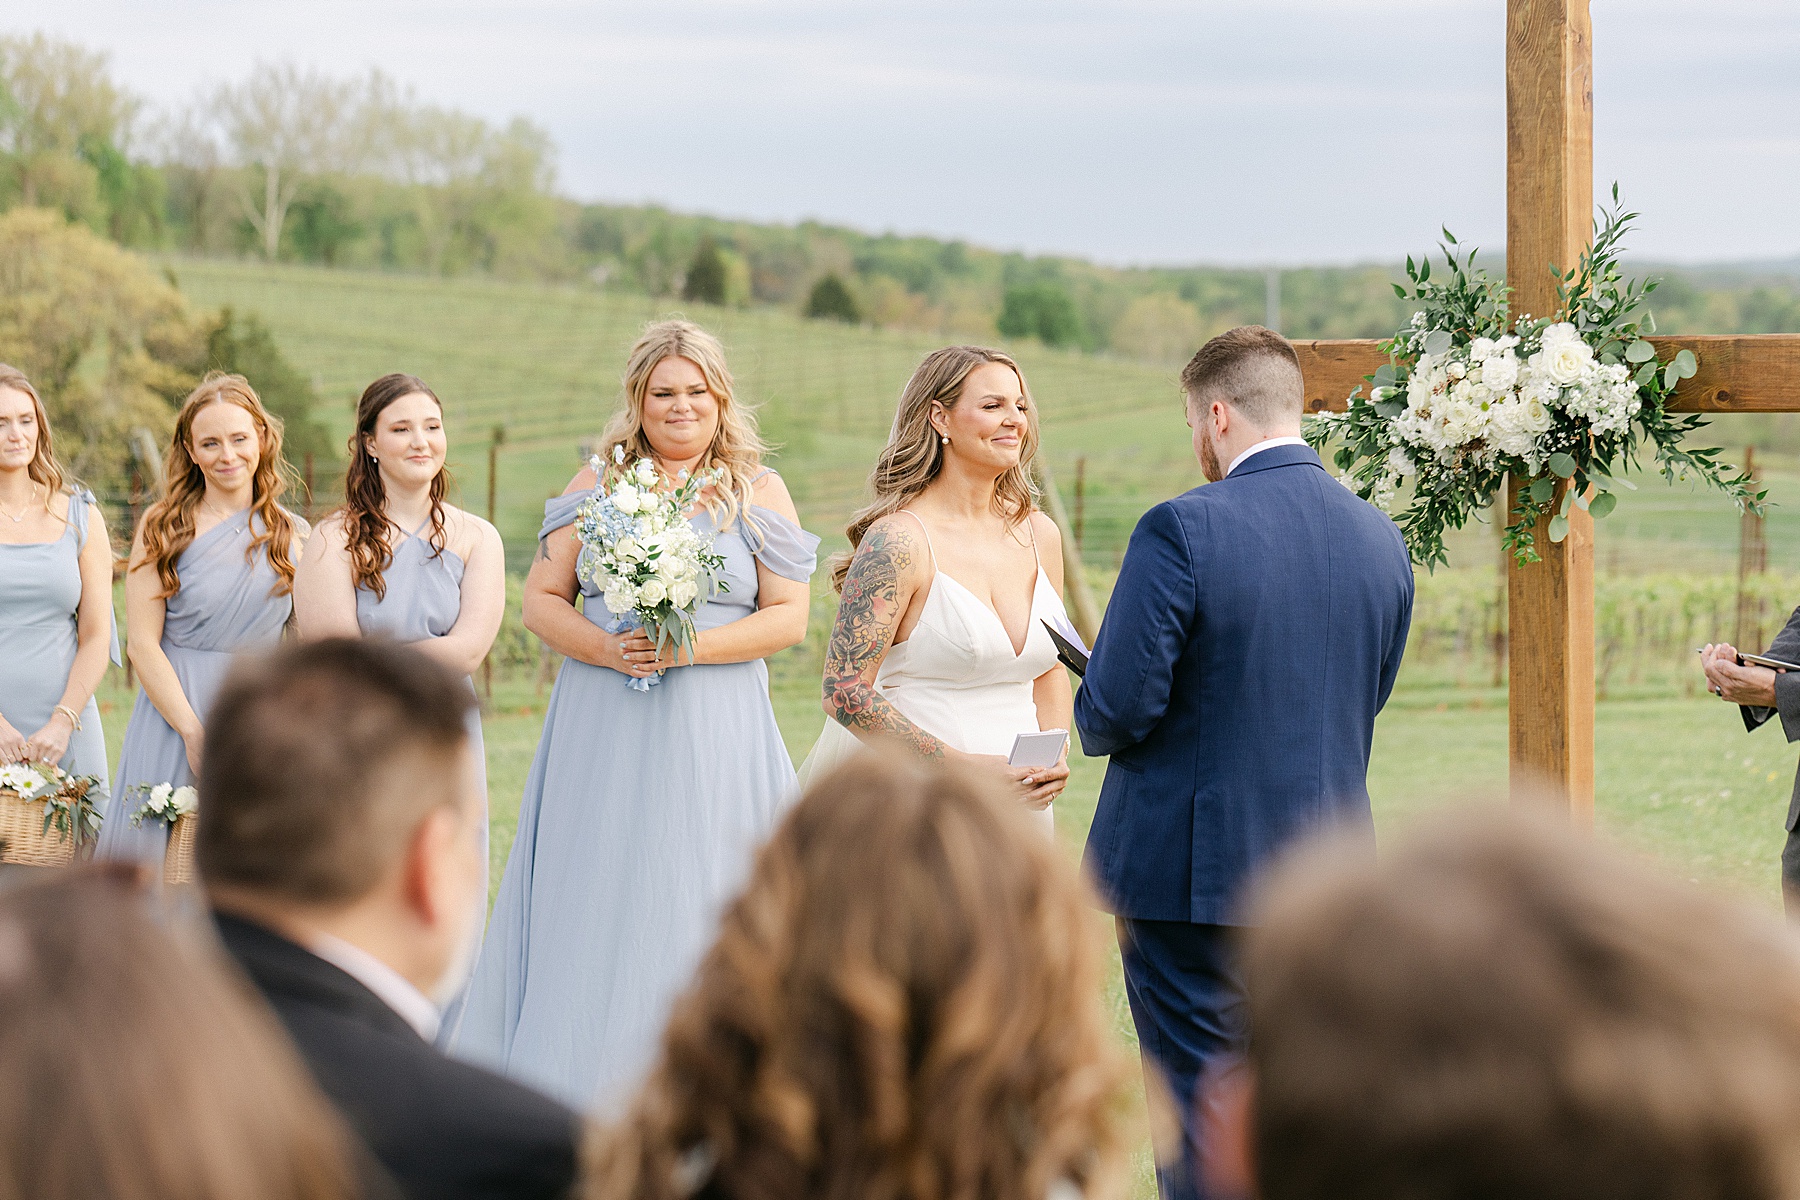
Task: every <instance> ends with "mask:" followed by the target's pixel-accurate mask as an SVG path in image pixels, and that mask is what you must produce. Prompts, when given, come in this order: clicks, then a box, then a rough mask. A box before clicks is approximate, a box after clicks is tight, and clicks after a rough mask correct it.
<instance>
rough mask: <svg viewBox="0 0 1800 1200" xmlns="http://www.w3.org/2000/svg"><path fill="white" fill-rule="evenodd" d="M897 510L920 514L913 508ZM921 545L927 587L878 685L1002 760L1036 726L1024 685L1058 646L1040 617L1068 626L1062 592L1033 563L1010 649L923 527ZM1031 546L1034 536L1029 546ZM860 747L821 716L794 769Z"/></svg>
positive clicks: (1047, 664)
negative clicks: (1027, 617)
mask: <svg viewBox="0 0 1800 1200" xmlns="http://www.w3.org/2000/svg"><path fill="white" fill-rule="evenodd" d="M900 511H901V512H903V513H906V515H907V516H909V517H912V519H913V520H915V521H919V518H918V515H917V514H915V513H912V512H908V511H907V510H906V509H901V510H900ZM924 526H925V522H923V521H919V527H920V528H921V529H924ZM1027 527H1028V528H1029V525H1028V526H1027ZM925 546H926V549H927V550H928V551H930V553H931V568H932V579H931V585H930V586H931V590H930V592H929V593H927V595H926V597H925V607H924V608H923V609H922V610H921V611H920V613H919V620H918V623H917V624H916V625H914V626H913V629H912V632H911V633H910V634H908V635H907V638H906V640H905V641H904V642H896V643H895V644H894V645H892V646H890V647H888V652H887V657H886V658H884V659H883V660H882V663H881V669H880V670H879V671H878V672H877V673H876V675H875V688H876V690H877V691H879V692H880V693H881V694H882V695H883V696H885V697H886V698H887V700H888V702H889V703H890V704H892V705H893V706H894V707H895V708H897V709H899V710H900V712H901V715H903V716H904V717H906V719H907V720H909V721H911V722H912V723H913V724H915V725H917V726H918V727H919V728H920V729H923V730H924V731H925V732H926V733H929V734H930V735H931V736H932V737H935V738H937V739H938V740H939V741H940V742H943V743H944V744H945V745H946V746H949V747H951V748H952V749H955V750H961V751H963V752H964V753H966V754H998V755H1000V756H1001V757H1002V758H1004V757H1005V756H1006V755H1008V754H1010V753H1011V752H1012V746H1013V739H1014V738H1015V737H1017V736H1018V735H1019V734H1021V733H1036V732H1037V731H1038V715H1037V705H1036V703H1035V702H1034V701H1033V699H1032V695H1031V685H1032V682H1033V681H1034V680H1036V679H1037V677H1038V676H1040V675H1042V674H1043V673H1044V672H1046V671H1048V670H1050V669H1051V668H1052V667H1054V666H1056V665H1057V661H1056V645H1055V643H1053V642H1052V641H1051V640H1050V634H1049V633H1048V632H1047V631H1046V630H1045V629H1044V622H1045V621H1046V620H1050V621H1053V622H1061V623H1064V624H1066V623H1067V621H1068V615H1067V614H1066V613H1065V612H1064V611H1063V604H1062V598H1061V597H1060V596H1058V595H1057V594H1056V589H1055V588H1054V587H1052V586H1051V585H1050V577H1049V576H1048V575H1046V574H1044V568H1043V565H1042V563H1041V562H1040V563H1039V565H1038V569H1037V582H1036V584H1035V585H1034V587H1033V590H1032V594H1031V622H1030V626H1029V628H1028V629H1027V631H1026V634H1025V648H1024V649H1023V650H1021V651H1019V652H1018V653H1016V654H1015V653H1014V652H1013V647H1012V638H1011V637H1010V636H1009V635H1008V634H1007V632H1006V626H1005V625H1004V624H1002V623H1001V620H1000V615H999V614H998V613H996V612H995V611H994V610H993V609H992V608H989V607H988V606H987V605H986V604H984V603H982V602H981V601H980V600H979V599H977V598H976V596H975V593H973V592H971V591H970V590H969V589H968V588H966V587H964V586H963V585H962V584H960V583H958V582H957V581H956V580H954V579H952V578H951V577H950V576H949V575H946V574H945V573H944V572H943V571H940V570H938V566H937V551H936V550H935V549H932V547H931V534H930V532H926V534H925ZM1036 551H1037V538H1036V535H1035V534H1033V537H1032V552H1033V553H1034V554H1035V553H1036ZM861 745H862V742H861V741H860V740H859V739H858V738H857V736H856V735H855V734H854V733H851V732H850V731H849V730H848V729H846V728H844V727H843V726H842V725H840V724H838V723H837V722H836V721H833V720H830V719H827V720H826V722H825V729H824V732H822V733H821V734H820V735H819V740H818V741H817V742H816V743H815V744H814V745H813V748H812V753H811V754H808V755H807V756H806V762H805V763H803V764H802V765H801V767H800V786H801V787H802V788H805V787H807V786H809V785H810V784H811V783H812V781H813V780H814V779H815V778H817V777H819V776H822V775H824V774H825V773H826V772H828V771H830V770H831V769H832V768H834V767H836V766H837V765H838V764H839V763H841V762H843V761H844V760H845V759H847V758H849V757H850V756H851V755H853V754H855V753H856V751H857V750H858V749H859V748H860V747H861ZM1033 815H1034V816H1035V817H1037V818H1038V819H1039V820H1041V821H1042V822H1043V825H1044V828H1045V830H1046V832H1048V831H1049V830H1050V829H1051V828H1053V827H1054V824H1055V820H1054V818H1053V817H1052V816H1051V811H1050V809H1048V808H1046V809H1044V810H1043V811H1042V812H1041V813H1034V814H1033Z"/></svg>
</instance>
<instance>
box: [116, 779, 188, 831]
mask: <svg viewBox="0 0 1800 1200" xmlns="http://www.w3.org/2000/svg"><path fill="white" fill-rule="evenodd" d="M126 794H127V795H128V796H130V797H131V798H133V799H136V800H138V801H139V804H138V807H137V811H136V812H134V813H132V814H131V823H132V824H133V825H142V824H143V823H144V822H145V821H161V822H162V823H163V824H165V825H167V826H169V827H170V828H171V829H172V828H174V826H175V822H177V821H179V820H181V818H183V817H185V816H187V815H188V814H190V813H194V812H198V811H199V808H200V797H199V793H197V792H195V791H194V789H193V788H191V787H176V786H175V785H174V784H172V783H157V784H149V783H140V784H137V785H135V786H134V787H133V788H132V789H131V791H129V792H128V793H126Z"/></svg>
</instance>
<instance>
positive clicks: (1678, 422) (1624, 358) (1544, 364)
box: [1306, 186, 1766, 567]
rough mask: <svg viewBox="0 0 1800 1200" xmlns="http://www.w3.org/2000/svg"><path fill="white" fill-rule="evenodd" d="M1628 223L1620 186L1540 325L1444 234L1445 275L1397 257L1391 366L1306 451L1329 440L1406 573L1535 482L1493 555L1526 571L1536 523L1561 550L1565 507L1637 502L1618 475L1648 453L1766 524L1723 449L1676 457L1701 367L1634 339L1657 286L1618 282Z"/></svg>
mask: <svg viewBox="0 0 1800 1200" xmlns="http://www.w3.org/2000/svg"><path fill="white" fill-rule="evenodd" d="M1636 218H1637V214H1636V213H1628V212H1625V211H1624V210H1623V206H1622V205H1620V204H1619V193H1618V188H1617V187H1616V186H1615V187H1614V189H1613V207H1612V208H1611V209H1603V210H1602V213H1601V219H1600V220H1598V221H1596V222H1595V234H1594V243H1593V246H1592V247H1591V248H1590V249H1589V250H1587V251H1585V252H1584V253H1583V254H1582V256H1581V261H1580V263H1579V264H1578V265H1577V266H1576V267H1574V268H1571V269H1570V270H1569V271H1567V272H1565V273H1563V274H1562V276H1561V281H1560V282H1559V283H1558V285H1557V296H1558V309H1557V312H1556V313H1555V314H1554V315H1553V316H1550V317H1533V316H1531V315H1529V314H1520V315H1519V316H1518V317H1517V318H1514V317H1513V315H1512V313H1511V310H1510V307H1509V293H1510V289H1508V288H1507V286H1506V285H1505V283H1504V282H1503V281H1502V280H1498V279H1495V278H1493V277H1491V276H1489V275H1488V274H1487V273H1486V272H1485V271H1483V270H1481V269H1479V268H1477V267H1476V266H1475V251H1473V250H1470V251H1468V252H1467V253H1466V254H1461V253H1460V248H1459V247H1458V245H1457V242H1456V239H1455V237H1453V236H1452V235H1451V233H1450V231H1449V230H1448V229H1446V230H1445V231H1444V242H1443V244H1442V246H1441V249H1442V251H1443V254H1444V258H1445V261H1446V264H1447V267H1448V277H1447V278H1440V279H1439V280H1436V281H1434V280H1433V279H1432V277H1431V262H1430V259H1429V258H1427V259H1425V260H1424V261H1422V262H1419V263H1417V264H1415V263H1414V262H1413V260H1412V259H1411V258H1408V259H1407V260H1406V273H1407V276H1408V278H1409V279H1410V280H1411V281H1412V288H1411V290H1410V291H1409V290H1408V289H1407V288H1406V287H1405V286H1403V285H1401V284H1395V285H1394V291H1395V292H1396V293H1398V294H1399V296H1400V297H1401V299H1404V300H1411V301H1412V302H1413V303H1415V304H1416V305H1418V311H1417V312H1415V313H1414V314H1413V318H1412V322H1411V324H1410V325H1408V326H1407V327H1406V328H1404V329H1402V330H1401V331H1400V332H1399V333H1397V334H1395V335H1394V337H1393V338H1392V339H1390V340H1388V341H1386V342H1384V343H1382V349H1383V350H1384V351H1386V352H1387V354H1388V355H1389V358H1390V361H1389V363H1388V364H1387V365H1385V366H1383V367H1382V368H1381V369H1380V370H1378V371H1376V372H1375V374H1374V375H1373V376H1370V377H1369V383H1370V385H1371V386H1370V389H1369V394H1368V396H1367V397H1364V396H1363V395H1362V389H1361V388H1358V389H1357V390H1356V393H1355V394H1353V395H1352V396H1351V398H1350V407H1349V409H1348V411H1346V412H1342V413H1324V414H1320V415H1318V416H1314V417H1311V418H1309V420H1308V424H1307V428H1306V440H1307V441H1308V442H1309V443H1311V444H1312V446H1313V447H1314V448H1315V449H1317V450H1319V451H1320V453H1321V454H1323V453H1325V450H1326V448H1327V447H1328V445H1329V444H1330V443H1331V442H1333V441H1336V442H1338V443H1339V445H1338V447H1337V450H1336V452H1335V455H1334V461H1335V462H1336V464H1337V466H1338V468H1339V469H1340V470H1341V471H1343V472H1344V474H1343V475H1342V476H1341V478H1342V481H1343V483H1344V484H1345V486H1347V487H1349V488H1350V489H1351V490H1352V491H1354V492H1355V493H1356V494H1357V495H1359V496H1361V497H1363V498H1364V499H1366V500H1368V501H1369V502H1371V503H1372V504H1375V505H1376V506H1377V507H1380V508H1382V509H1385V510H1387V511H1390V512H1392V513H1393V515H1394V520H1395V522H1396V523H1398V524H1399V526H1400V530H1401V532H1402V533H1403V534H1404V535H1405V537H1406V545H1407V549H1408V550H1409V551H1410V552H1411V554H1412V557H1413V561H1414V562H1417V563H1419V564H1420V565H1422V566H1426V567H1435V566H1437V565H1439V564H1441V563H1444V562H1445V561H1446V558H1445V553H1444V531H1445V530H1446V529H1460V528H1462V526H1463V525H1464V524H1465V523H1466V522H1467V521H1468V520H1469V518H1470V517H1471V516H1472V515H1473V514H1474V513H1476V512H1477V511H1479V510H1481V509H1484V508H1486V507H1488V506H1489V505H1491V504H1493V503H1494V502H1495V499H1496V498H1497V497H1498V496H1499V495H1500V494H1501V493H1502V491H1503V490H1504V489H1505V487H1506V480H1507V477H1508V476H1509V475H1517V476H1519V477H1520V478H1522V479H1529V480H1531V481H1532V482H1531V483H1530V484H1529V486H1526V487H1522V488H1520V489H1519V492H1518V500H1517V503H1516V505H1515V507H1514V508H1513V510H1512V511H1511V512H1510V513H1509V514H1508V516H1509V521H1508V523H1507V526H1506V532H1505V535H1504V538H1503V545H1504V546H1505V547H1506V548H1507V549H1508V550H1510V551H1511V552H1512V553H1513V555H1514V556H1515V558H1516V559H1517V561H1519V562H1520V563H1527V562H1535V561H1537V560H1538V558H1539V555H1538V552H1537V546H1536V535H1535V530H1536V526H1537V523H1538V520H1539V518H1540V517H1542V516H1543V515H1544V513H1546V512H1550V513H1551V517H1550V521H1549V524H1548V534H1549V537H1550V540H1551V541H1553V542H1559V541H1561V540H1562V539H1563V538H1564V537H1565V536H1567V534H1568V528H1569V521H1568V518H1569V512H1570V509H1571V506H1575V505H1579V506H1580V507H1582V508H1584V509H1587V510H1588V511H1589V512H1591V513H1592V514H1593V515H1594V516H1595V517H1604V516H1606V514H1607V513H1609V512H1611V511H1612V510H1613V508H1614V507H1615V506H1616V505H1617V503H1618V492H1619V490H1621V489H1623V490H1635V487H1634V485H1633V484H1632V483H1631V482H1630V481H1629V480H1627V479H1624V478H1622V477H1621V472H1622V471H1623V470H1624V469H1625V468H1627V467H1631V466H1635V465H1636V462H1637V457H1638V455H1639V453H1640V452H1641V451H1644V450H1649V451H1650V452H1651V453H1652V454H1653V455H1654V463H1655V466H1656V468H1657V469H1658V470H1659V471H1660V472H1661V473H1662V475H1663V477H1664V478H1665V479H1668V480H1670V481H1671V482H1673V481H1675V480H1678V479H1680V480H1686V479H1694V480H1699V481H1701V482H1704V483H1706V484H1708V485H1709V486H1712V487H1715V488H1718V489H1719V490H1720V491H1723V492H1725V493H1726V494H1727V495H1729V496H1731V497H1732V498H1733V499H1734V500H1736V501H1737V502H1738V505H1739V507H1740V508H1745V507H1748V508H1750V509H1752V510H1754V511H1761V506H1762V500H1763V497H1764V495H1765V494H1766V493H1765V492H1764V491H1763V490H1762V489H1760V488H1757V487H1756V485H1755V483H1754V481H1753V480H1752V479H1751V478H1750V476H1749V475H1748V474H1746V473H1744V472H1741V471H1739V472H1737V473H1736V474H1733V473H1732V472H1733V468H1731V467H1730V466H1729V465H1728V464H1725V463H1721V462H1720V461H1719V455H1720V453H1721V451H1720V449H1719V448H1718V447H1705V448H1694V447H1689V446H1686V445H1684V444H1683V443H1684V440H1685V439H1686V438H1687V436H1688V435H1689V434H1691V433H1693V432H1694V431H1696V430H1698V429H1700V428H1702V427H1703V426H1704V425H1705V422H1704V421H1703V420H1702V419H1701V418H1700V417H1699V416H1698V415H1697V414H1671V413H1669V412H1668V411H1666V409H1665V407H1664V406H1665V404H1666V402H1667V401H1668V398H1669V396H1670V395H1671V394H1672V393H1673V392H1674V391H1675V386H1676V384H1677V383H1679V382H1680V381H1681V380H1683V379H1688V378H1691V377H1692V376H1693V375H1694V373H1695V372H1696V371H1697V370H1698V369H1699V363H1698V362H1697V360H1696V359H1695V357H1694V355H1693V352H1692V351H1689V350H1682V351H1679V352H1678V353H1676V354H1675V355H1674V356H1673V357H1672V358H1670V359H1669V360H1668V361H1667V362H1662V361H1659V360H1658V358H1657V355H1656V349H1655V347H1654V346H1652V345H1651V344H1650V343H1649V342H1648V341H1646V340H1644V339H1645V338H1646V337H1647V336H1648V335H1649V334H1651V333H1652V332H1654V330H1655V321H1654V318H1653V317H1652V316H1651V314H1650V312H1649V310H1648V309H1647V308H1646V307H1645V301H1646V299H1647V298H1648V296H1649V295H1650V293H1651V292H1653V291H1655V290H1656V286H1657V285H1656V281H1655V280H1650V281H1648V282H1643V283H1640V282H1637V281H1626V280H1625V279H1624V278H1623V277H1622V275H1621V273H1620V270H1619V256H1620V253H1621V250H1622V240H1623V238H1624V235H1625V233H1626V231H1627V230H1628V229H1629V228H1630V226H1631V222H1632V221H1634V220H1636ZM1563 480H1566V481H1568V485H1567V486H1566V487H1563V488H1561V490H1560V496H1559V489H1558V484H1559V482H1560V481H1563ZM1403 490H1405V491H1407V493H1408V494H1407V497H1406V500H1405V502H1404V504H1403V505H1401V507H1400V508H1399V509H1398V510H1396V509H1395V507H1394V506H1395V503H1396V501H1397V500H1399V498H1400V496H1401V493H1402V491H1403Z"/></svg>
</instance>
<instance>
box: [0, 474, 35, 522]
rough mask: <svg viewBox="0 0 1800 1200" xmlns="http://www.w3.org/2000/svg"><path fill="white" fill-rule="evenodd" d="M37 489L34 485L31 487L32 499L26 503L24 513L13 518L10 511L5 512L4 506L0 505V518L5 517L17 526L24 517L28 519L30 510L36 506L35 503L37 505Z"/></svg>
mask: <svg viewBox="0 0 1800 1200" xmlns="http://www.w3.org/2000/svg"><path fill="white" fill-rule="evenodd" d="M37 487H38V485H37V484H35V483H34V484H32V485H31V494H32V499H31V500H28V501H26V503H25V511H24V512H22V513H20V514H19V515H18V516H16V517H15V516H13V515H12V513H11V512H10V511H8V510H7V508H6V506H5V505H3V504H0V517H5V518H6V519H7V520H9V521H11V522H12V523H13V524H14V525H17V524H18V523H19V522H21V521H23V520H24V519H25V518H26V517H29V516H30V515H31V510H32V509H33V508H34V507H35V506H36V503H37V500H36V497H37Z"/></svg>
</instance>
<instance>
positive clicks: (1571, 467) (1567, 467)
mask: <svg viewBox="0 0 1800 1200" xmlns="http://www.w3.org/2000/svg"><path fill="white" fill-rule="evenodd" d="M1544 465H1545V466H1547V467H1549V468H1550V470H1551V471H1552V472H1553V473H1554V474H1555V475H1556V476H1557V477H1558V478H1561V479H1567V478H1568V477H1569V476H1571V475H1573V474H1574V473H1575V460H1574V459H1573V458H1570V457H1569V456H1568V455H1567V454H1552V455H1551V456H1550V461H1549V462H1548V463H1546V464H1544Z"/></svg>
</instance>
